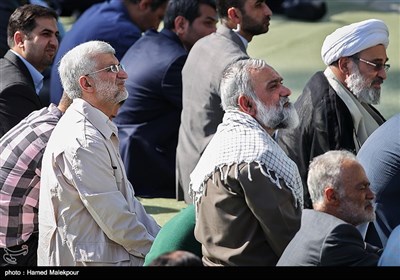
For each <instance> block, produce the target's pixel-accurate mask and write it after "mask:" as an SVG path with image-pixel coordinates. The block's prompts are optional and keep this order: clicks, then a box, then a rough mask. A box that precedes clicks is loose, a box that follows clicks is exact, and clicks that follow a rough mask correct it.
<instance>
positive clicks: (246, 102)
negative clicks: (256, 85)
mask: <svg viewBox="0 0 400 280" xmlns="http://www.w3.org/2000/svg"><path fill="white" fill-rule="evenodd" d="M238 104H239V109H240V110H241V111H242V112H245V113H247V114H249V115H250V116H252V117H255V116H256V114H257V108H256V105H255V104H254V101H253V99H251V98H249V97H247V96H245V95H240V96H239V98H238Z"/></svg>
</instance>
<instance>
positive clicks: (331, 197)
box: [324, 187, 339, 204]
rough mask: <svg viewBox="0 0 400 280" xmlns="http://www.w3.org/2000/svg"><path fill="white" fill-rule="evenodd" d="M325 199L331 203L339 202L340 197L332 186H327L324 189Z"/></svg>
mask: <svg viewBox="0 0 400 280" xmlns="http://www.w3.org/2000/svg"><path fill="white" fill-rule="evenodd" d="M324 194H325V199H326V201H327V202H329V203H330V204H337V203H339V197H338V194H337V192H336V190H335V189H334V188H332V187H327V188H326V189H325V191H324Z"/></svg>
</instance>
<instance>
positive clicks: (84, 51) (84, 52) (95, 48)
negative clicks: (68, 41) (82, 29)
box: [58, 41, 115, 99]
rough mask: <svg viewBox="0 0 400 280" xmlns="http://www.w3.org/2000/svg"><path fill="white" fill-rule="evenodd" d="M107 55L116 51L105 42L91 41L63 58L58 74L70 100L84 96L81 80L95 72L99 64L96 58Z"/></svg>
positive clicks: (72, 50)
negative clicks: (82, 77)
mask: <svg viewBox="0 0 400 280" xmlns="http://www.w3.org/2000/svg"><path fill="white" fill-rule="evenodd" d="M107 53H110V54H115V49H114V48H113V47H112V46H111V45H110V44H108V43H106V42H103V41H89V42H85V43H82V44H80V45H78V46H76V47H74V48H73V49H71V50H70V51H68V52H67V53H66V54H65V55H64V56H63V58H62V59H61V61H60V65H59V67H58V73H59V74H60V79H61V84H62V86H63V88H64V91H66V92H67V94H68V97H69V98H71V99H75V98H80V97H81V96H82V90H81V87H80V85H79V78H80V77H81V76H84V75H86V74H88V73H90V72H93V71H95V70H96V67H97V64H98V61H97V60H96V59H95V58H96V56H97V55H99V54H107Z"/></svg>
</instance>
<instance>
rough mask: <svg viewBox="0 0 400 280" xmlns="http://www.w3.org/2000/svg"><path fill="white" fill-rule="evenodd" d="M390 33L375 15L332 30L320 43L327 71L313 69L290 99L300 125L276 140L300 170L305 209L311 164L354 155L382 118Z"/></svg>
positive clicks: (307, 205) (309, 202)
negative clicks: (326, 156)
mask: <svg viewBox="0 0 400 280" xmlns="http://www.w3.org/2000/svg"><path fill="white" fill-rule="evenodd" d="M388 45H389V31H388V28H387V26H386V24H385V23H384V22H383V21H381V20H377V19H369V20H364V21H361V22H356V23H353V24H350V25H347V26H344V27H341V28H338V29H336V30H335V31H334V32H333V33H332V34H330V35H328V36H327V37H326V39H325V41H324V43H323V45H322V50H321V56H322V59H323V61H324V63H325V64H326V65H327V68H326V69H325V71H319V72H317V73H315V74H314V75H313V76H312V77H311V79H310V80H309V81H308V82H307V84H306V86H305V88H304V90H303V93H302V94H301V95H300V96H299V98H298V99H297V100H296V102H295V103H294V105H295V107H296V110H297V112H298V114H299V118H300V120H301V121H300V125H299V126H298V127H297V128H295V129H294V130H287V131H280V132H279V133H278V143H279V145H280V146H281V147H282V149H283V150H284V151H285V152H286V153H287V154H288V156H289V157H290V158H291V159H292V160H294V161H295V162H296V163H297V165H298V167H299V171H300V175H301V177H302V181H303V187H304V194H305V208H312V206H311V201H310V197H309V194H308V190H307V171H308V165H309V162H310V161H311V160H312V159H313V158H314V157H316V156H318V155H320V154H323V153H325V152H327V151H329V150H341V149H345V150H349V151H352V152H353V153H357V152H358V150H359V149H360V147H361V145H362V144H363V143H364V141H365V140H366V139H367V138H368V136H369V135H371V133H372V132H373V131H374V130H375V129H377V128H378V127H379V126H380V125H381V124H383V123H384V122H385V118H384V117H383V116H382V115H381V114H380V113H379V112H378V110H377V109H375V108H374V107H373V106H372V104H378V103H379V99H380V95H381V85H382V83H383V81H384V80H385V79H386V77H387V71H388V70H389V67H390V65H389V64H387V61H388V60H389V59H388V57H387V53H386V49H387V47H388Z"/></svg>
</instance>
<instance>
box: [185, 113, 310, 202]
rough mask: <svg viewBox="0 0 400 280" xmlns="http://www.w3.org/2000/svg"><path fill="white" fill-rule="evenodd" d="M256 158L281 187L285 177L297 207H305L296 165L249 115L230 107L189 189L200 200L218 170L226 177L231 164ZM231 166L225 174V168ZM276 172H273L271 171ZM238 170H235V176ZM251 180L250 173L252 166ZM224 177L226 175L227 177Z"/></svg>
mask: <svg viewBox="0 0 400 280" xmlns="http://www.w3.org/2000/svg"><path fill="white" fill-rule="evenodd" d="M243 162H245V163H247V164H248V167H250V163H252V162H256V163H258V164H259V165H260V167H262V168H260V170H261V172H262V174H263V175H264V176H266V177H268V178H269V179H270V180H271V181H272V182H273V183H274V184H275V185H276V186H277V187H278V188H282V187H281V185H280V183H279V179H283V180H284V181H285V183H286V185H287V187H288V188H289V189H290V190H291V191H292V194H293V196H294V198H295V201H296V205H295V206H296V207H297V206H298V205H299V204H300V207H301V208H303V186H302V182H301V179H300V175H299V171H298V168H297V165H296V164H295V163H294V162H293V161H292V160H291V159H290V158H289V157H288V156H287V155H286V154H285V152H284V151H283V150H282V149H281V148H280V147H279V145H278V144H277V143H276V142H275V140H274V139H273V138H272V137H271V136H270V135H269V134H268V133H267V132H266V131H265V129H264V128H263V127H262V126H261V125H260V124H259V123H258V122H257V121H256V120H255V119H254V118H253V117H251V116H250V115H248V114H246V113H243V112H240V111H237V110H227V111H226V112H225V115H224V118H223V121H222V123H221V124H220V125H219V126H218V129H217V132H216V133H215V135H214V137H213V138H212V139H211V141H210V143H209V144H208V146H207V148H206V150H205V151H204V153H203V155H202V157H201V159H200V161H199V162H198V164H197V166H196V168H195V169H194V170H193V172H192V173H191V174H190V179H191V182H190V188H189V192H190V195H191V197H192V198H193V200H194V203H195V204H197V203H198V202H199V201H200V198H201V196H202V195H203V193H204V191H205V185H206V184H205V182H206V181H207V180H208V179H209V178H210V177H212V178H214V176H215V171H217V170H219V171H220V174H221V176H222V177H223V178H221V179H222V180H223V179H226V176H227V174H228V173H229V167H230V166H232V165H234V164H236V166H238V165H239V164H241V163H243ZM224 166H228V170H227V171H226V173H225V174H224V173H223V172H222V168H223V167H224ZM271 171H272V172H274V173H275V176H271V174H270V172H271ZM237 176H238V170H236V178H237ZM248 176H249V180H250V181H251V180H252V179H251V174H250V168H249V175H248ZM224 177H225V178H224Z"/></svg>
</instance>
